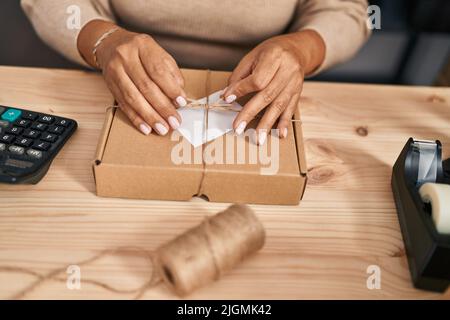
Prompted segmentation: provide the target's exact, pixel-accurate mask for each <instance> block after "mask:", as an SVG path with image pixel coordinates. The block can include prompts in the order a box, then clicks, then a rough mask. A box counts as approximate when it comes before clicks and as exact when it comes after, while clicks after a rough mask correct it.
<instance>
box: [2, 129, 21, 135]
mask: <svg viewBox="0 0 450 320" xmlns="http://www.w3.org/2000/svg"><path fill="white" fill-rule="evenodd" d="M22 131H23V129H22V128H19V127H11V128H9V129H7V130H6V132H8V133H12V134H16V135H19V134H21V133H22Z"/></svg>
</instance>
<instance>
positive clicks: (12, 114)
mask: <svg viewBox="0 0 450 320" xmlns="http://www.w3.org/2000/svg"><path fill="white" fill-rule="evenodd" d="M21 114H22V111H20V110H17V109H12V108H10V109H8V110H6V111H5V112H4V113H3V114H2V120H6V121H9V122H14V121H16V120H17V118H19V117H20V115H21Z"/></svg>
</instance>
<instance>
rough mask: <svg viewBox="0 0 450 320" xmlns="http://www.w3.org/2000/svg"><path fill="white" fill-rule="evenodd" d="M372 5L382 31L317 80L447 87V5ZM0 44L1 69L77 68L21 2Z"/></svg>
mask: <svg viewBox="0 0 450 320" xmlns="http://www.w3.org/2000/svg"><path fill="white" fill-rule="evenodd" d="M370 2H371V4H376V5H378V6H380V8H381V30H375V31H374V33H373V36H372V37H371V39H370V40H369V42H368V43H367V44H366V45H365V46H364V47H363V48H362V50H361V51H360V52H359V54H358V55H357V56H356V57H355V58H354V59H352V60H351V61H349V62H348V63H346V64H343V65H340V66H338V67H336V68H334V69H332V70H329V71H327V72H326V73H323V74H321V75H319V76H317V77H316V78H315V80H322V81H343V82H370V83H389V84H410V85H432V84H440V85H447V86H448V83H449V82H448V81H449V78H448V77H449V76H450V61H449V57H450V0H372V1H370ZM0 39H1V50H0V65H18V66H36V67H51V68H70V69H79V68H80V67H79V66H77V65H75V64H73V63H71V62H69V61H67V60H65V59H64V58H63V57H61V56H60V55H58V54H57V53H56V52H54V51H53V50H51V49H50V48H48V47H47V46H46V45H45V44H44V43H42V42H41V41H40V40H39V38H38V37H37V36H36V34H35V33H34V31H33V28H32V27H31V24H30V23H29V22H28V20H27V18H26V17H25V15H24V14H23V12H22V10H21V8H20V1H19V0H0Z"/></svg>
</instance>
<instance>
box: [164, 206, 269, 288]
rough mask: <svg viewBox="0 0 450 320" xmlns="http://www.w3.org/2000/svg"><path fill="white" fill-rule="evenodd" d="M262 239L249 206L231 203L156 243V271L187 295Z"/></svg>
mask: <svg viewBox="0 0 450 320" xmlns="http://www.w3.org/2000/svg"><path fill="white" fill-rule="evenodd" d="M264 240H265V231H264V228H263V226H262V224H261V222H260V221H259V220H258V219H257V217H256V216H255V214H254V213H253V210H252V209H251V208H250V207H249V206H247V205H238V204H234V205H232V206H230V207H229V208H228V209H226V210H224V211H222V212H219V213H218V214H216V215H215V216H213V217H211V218H207V219H206V220H204V221H203V222H202V223H201V224H200V225H198V226H196V227H194V228H192V229H189V230H188V231H186V232H185V233H183V234H182V235H180V236H178V237H176V238H175V239H173V240H172V241H170V242H168V243H166V244H164V245H162V246H161V247H159V248H158V250H157V251H156V257H155V267H156V271H157V272H158V274H159V275H160V276H161V277H162V279H163V281H164V282H165V283H166V284H167V285H168V286H169V287H170V288H172V289H173V290H174V291H175V293H177V294H178V295H187V294H189V293H190V292H192V291H194V290H195V289H197V288H200V287H202V286H204V285H207V284H209V283H211V282H213V281H215V280H217V279H219V278H220V277H221V275H222V274H223V273H224V272H226V271H228V270H230V269H232V268H233V267H234V266H236V265H237V264H238V263H239V262H241V261H242V260H244V259H245V258H246V257H248V256H249V255H251V254H252V253H254V252H256V251H258V250H259V249H261V248H262V247H263V245H264Z"/></svg>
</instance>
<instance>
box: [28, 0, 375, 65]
mask: <svg viewBox="0 0 450 320" xmlns="http://www.w3.org/2000/svg"><path fill="white" fill-rule="evenodd" d="M21 4H22V7H23V9H24V11H25V13H26V14H27V16H28V17H29V19H30V20H31V22H32V24H33V26H34V28H35V30H36V32H37V33H38V35H39V36H40V37H41V38H42V40H44V41H45V42H46V43H47V44H48V45H49V46H51V47H53V48H54V49H55V50H57V51H58V52H60V53H61V54H63V55H64V56H66V57H67V58H69V59H70V60H72V61H75V62H78V63H80V64H83V65H86V63H85V62H84V61H83V59H82V57H81V56H80V54H79V52H78V50H77V44H76V42H77V41H76V40H77V36H78V33H79V31H80V29H77V28H73V26H74V24H73V21H76V19H75V20H74V16H73V14H74V13H75V14H76V12H77V11H78V8H79V12H80V19H81V20H80V21H81V23H80V27H83V25H84V24H86V23H87V22H89V21H90V20H93V19H104V20H110V21H114V22H116V23H117V24H119V25H121V26H123V27H125V28H127V29H129V30H133V31H139V32H145V33H148V34H150V35H151V36H153V37H154V38H155V39H156V40H157V41H158V42H159V44H160V45H161V46H162V47H163V48H165V49H166V50H167V51H168V52H169V53H170V54H172V55H173V57H174V58H175V60H177V62H178V64H179V65H180V66H182V67H191V68H210V69H221V70H231V69H233V68H234V67H235V66H236V64H237V63H238V62H239V60H240V59H241V58H242V56H243V55H244V54H245V53H246V52H248V51H249V50H250V49H251V48H253V47H254V46H255V45H257V44H258V43H260V42H261V41H263V40H265V39H267V38H270V37H272V36H275V35H279V34H283V33H287V32H292V31H296V30H301V29H313V30H316V31H317V32H318V33H319V34H320V35H321V36H322V38H323V39H324V41H325V43H326V56H325V61H324V63H323V65H322V66H321V67H320V70H323V69H325V68H328V67H330V66H332V65H334V64H336V63H339V62H342V61H344V60H346V59H348V58H350V57H351V56H352V55H353V54H354V53H355V52H356V51H357V50H358V49H359V48H360V46H361V45H362V44H363V43H364V41H365V40H366V39H367V37H368V35H369V33H370V30H369V29H368V28H367V27H366V18H367V13H366V10H367V1H366V0H21ZM75 26H76V24H75Z"/></svg>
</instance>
